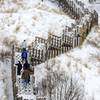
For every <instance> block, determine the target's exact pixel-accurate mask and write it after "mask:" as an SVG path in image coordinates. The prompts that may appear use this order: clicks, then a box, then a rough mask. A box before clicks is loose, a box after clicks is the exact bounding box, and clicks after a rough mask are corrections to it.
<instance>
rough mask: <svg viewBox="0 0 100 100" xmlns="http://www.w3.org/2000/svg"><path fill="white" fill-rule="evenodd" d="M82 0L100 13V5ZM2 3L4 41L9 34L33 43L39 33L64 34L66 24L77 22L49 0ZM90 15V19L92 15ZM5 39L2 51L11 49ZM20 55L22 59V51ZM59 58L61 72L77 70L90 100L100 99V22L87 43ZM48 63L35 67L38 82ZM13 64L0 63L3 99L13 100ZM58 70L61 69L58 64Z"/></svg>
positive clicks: (0, 28) (0, 27)
mask: <svg viewBox="0 0 100 100" xmlns="http://www.w3.org/2000/svg"><path fill="white" fill-rule="evenodd" d="M78 1H81V0H78ZM82 2H84V3H85V5H86V7H89V8H90V9H91V8H95V9H96V10H97V12H98V13H99V15H100V10H99V9H100V4H95V5H94V4H91V5H90V4H89V3H88V0H83V1H82ZM0 6H1V8H0V12H1V13H0V41H1V42H3V38H4V37H6V36H9V37H10V36H12V37H13V36H15V37H16V38H17V40H18V41H19V42H22V41H23V40H24V39H26V40H27V41H28V43H31V42H32V41H33V40H34V38H35V36H39V37H44V38H47V36H48V33H49V32H51V33H53V34H57V35H60V34H61V33H62V31H63V29H64V28H65V26H66V25H67V26H69V27H71V23H75V20H73V19H71V18H70V17H68V16H67V15H65V14H64V13H62V12H61V11H60V9H59V8H58V7H57V6H56V5H55V4H53V3H51V2H49V1H48V0H45V1H44V2H41V0H13V1H12V0H8V1H6V0H4V3H0ZM86 16H87V19H88V18H89V16H88V15H86ZM99 23H100V21H99ZM11 39H12V38H11ZM89 41H92V42H91V43H90V42H89ZM1 42H0V50H2V49H3V48H4V50H5V51H6V50H8V48H7V47H5V46H3V45H2V43H1ZM40 47H41V46H40ZM16 56H18V57H19V58H18V59H20V56H19V54H16ZM18 59H16V61H17V60H18ZM55 59H56V63H57V64H59V65H60V70H61V71H62V70H63V71H65V72H67V73H73V74H75V75H76V73H77V75H78V76H79V77H80V78H81V80H82V82H83V83H84V85H85V91H86V98H87V99H86V100H91V99H92V98H94V100H99V99H100V25H99V26H97V27H94V28H93V30H92V31H91V32H90V34H89V36H88V37H87V39H86V41H85V42H84V43H83V46H81V47H80V48H75V49H73V50H71V51H70V52H68V53H65V54H62V55H60V56H58V57H56V58H55ZM44 66H45V64H41V65H38V66H36V67H35V77H36V83H35V85H37V84H38V83H39V82H41V80H42V78H44V77H45V75H46V69H45V67H44ZM10 67H11V66H10V62H7V63H6V62H5V63H2V62H0V100H13V97H12V83H11V68H10ZM54 70H57V68H56V67H55V68H54ZM22 96H23V97H24V98H28V99H29V98H30V99H33V97H34V95H26V94H22ZM31 97H32V98H31ZM34 98H35V97H34Z"/></svg>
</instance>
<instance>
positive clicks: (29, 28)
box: [0, 0, 75, 42]
mask: <svg viewBox="0 0 100 100" xmlns="http://www.w3.org/2000/svg"><path fill="white" fill-rule="evenodd" d="M1 2H2V1H1ZM10 5H11V6H10ZM16 10H17V11H16ZM0 12H1V13H0V35H3V36H13V37H16V38H17V39H18V41H23V40H24V39H26V40H28V42H31V41H32V40H33V39H34V37H35V36H40V37H44V38H47V35H48V32H52V33H54V34H58V35H59V34H60V33H61V32H62V30H63V29H64V26H65V25H67V26H69V27H70V26H71V23H75V21H74V20H73V19H71V18H70V17H68V16H66V15H65V14H64V13H63V12H61V11H60V9H58V7H57V5H54V4H53V3H51V2H49V1H48V0H45V1H44V2H42V1H41V0H30V1H29V0H28V1H27V0H21V1H20V0H13V1H12V2H11V1H8V2H6V0H4V3H1V8H0ZM23 35H24V37H23ZM30 39H31V41H30Z"/></svg>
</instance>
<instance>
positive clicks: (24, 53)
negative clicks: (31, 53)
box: [21, 51, 27, 59]
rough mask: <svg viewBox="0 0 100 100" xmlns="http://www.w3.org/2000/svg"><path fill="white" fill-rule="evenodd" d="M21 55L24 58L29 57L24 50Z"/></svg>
mask: <svg viewBox="0 0 100 100" xmlns="http://www.w3.org/2000/svg"><path fill="white" fill-rule="evenodd" d="M21 57H22V59H27V51H22V54H21Z"/></svg>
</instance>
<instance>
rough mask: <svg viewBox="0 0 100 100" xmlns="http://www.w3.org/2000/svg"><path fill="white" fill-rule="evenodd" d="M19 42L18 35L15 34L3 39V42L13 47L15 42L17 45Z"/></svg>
mask: <svg viewBox="0 0 100 100" xmlns="http://www.w3.org/2000/svg"><path fill="white" fill-rule="evenodd" d="M17 43H18V41H17V39H16V37H15V36H13V35H11V36H9V37H8V36H7V37H5V38H4V39H3V44H4V45H5V46H7V47H11V46H12V45H13V44H14V45H16V46H17V45H18V44H17Z"/></svg>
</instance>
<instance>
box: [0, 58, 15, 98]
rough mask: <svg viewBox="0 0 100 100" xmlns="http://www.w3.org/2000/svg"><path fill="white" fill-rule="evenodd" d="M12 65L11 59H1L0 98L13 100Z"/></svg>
mask: <svg viewBox="0 0 100 100" xmlns="http://www.w3.org/2000/svg"><path fill="white" fill-rule="evenodd" d="M10 67H11V65H10V62H9V60H5V62H1V61H0V100H13V97H12V82H11V81H12V80H11V68H10Z"/></svg>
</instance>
